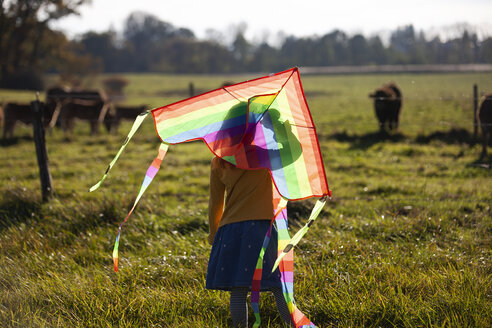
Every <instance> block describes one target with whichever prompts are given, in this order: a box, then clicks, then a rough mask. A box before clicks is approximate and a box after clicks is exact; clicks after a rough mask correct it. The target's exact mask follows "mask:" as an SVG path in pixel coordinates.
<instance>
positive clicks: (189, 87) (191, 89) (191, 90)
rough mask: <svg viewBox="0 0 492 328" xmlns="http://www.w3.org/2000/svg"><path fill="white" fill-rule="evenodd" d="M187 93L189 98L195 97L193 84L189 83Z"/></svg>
mask: <svg viewBox="0 0 492 328" xmlns="http://www.w3.org/2000/svg"><path fill="white" fill-rule="evenodd" d="M188 91H189V92H190V97H193V96H194V95H195V85H194V84H193V82H190V84H188Z"/></svg>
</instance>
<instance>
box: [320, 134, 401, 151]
mask: <svg viewBox="0 0 492 328" xmlns="http://www.w3.org/2000/svg"><path fill="white" fill-rule="evenodd" d="M328 138H330V139H335V140H337V141H340V142H349V143H351V144H352V146H351V147H350V148H351V149H364V150H365V149H368V148H370V147H372V146H373V145H375V144H377V143H380V142H386V141H390V142H400V141H403V140H405V139H406V137H405V135H403V134H402V133H400V132H396V133H388V132H385V131H377V132H369V133H366V134H361V135H358V134H348V133H347V132H346V131H343V132H337V133H334V134H331V135H329V136H328Z"/></svg>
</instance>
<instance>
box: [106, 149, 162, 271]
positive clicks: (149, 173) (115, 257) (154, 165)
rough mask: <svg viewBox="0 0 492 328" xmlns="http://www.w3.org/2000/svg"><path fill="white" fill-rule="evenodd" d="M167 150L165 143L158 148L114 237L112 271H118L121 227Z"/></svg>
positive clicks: (157, 169) (150, 180)
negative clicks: (157, 152)
mask: <svg viewBox="0 0 492 328" xmlns="http://www.w3.org/2000/svg"><path fill="white" fill-rule="evenodd" d="M168 148H169V145H168V144H166V143H161V145H160V146H159V154H158V155H157V157H156V158H155V159H154V161H153V162H152V164H151V165H150V166H149V168H148V169H147V173H145V178H144V181H143V182H142V186H140V190H139V192H138V195H137V198H136V199H135V202H134V203H133V206H132V209H131V210H130V212H128V215H127V216H126V218H125V221H123V223H122V224H121V225H120V227H119V228H118V236H117V237H116V242H115V243H114V249H113V263H114V271H118V246H119V243H120V234H121V227H122V226H123V225H124V224H125V222H126V221H127V220H128V218H129V217H130V215H131V214H132V212H133V210H134V209H135V206H137V203H138V201H139V200H140V198H141V197H142V195H143V194H144V192H145V190H146V189H147V187H148V186H149V185H150V183H151V182H152V179H154V177H155V175H156V173H157V171H159V168H160V167H161V163H162V160H163V159H164V156H166V153H167V150H168Z"/></svg>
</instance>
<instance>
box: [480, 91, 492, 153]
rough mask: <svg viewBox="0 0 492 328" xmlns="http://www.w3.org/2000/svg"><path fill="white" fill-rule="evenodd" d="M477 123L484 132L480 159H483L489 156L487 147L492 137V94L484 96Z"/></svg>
mask: <svg viewBox="0 0 492 328" xmlns="http://www.w3.org/2000/svg"><path fill="white" fill-rule="evenodd" d="M477 121H478V122H479V124H480V129H481V130H482V154H481V155H480V158H481V159H483V158H485V157H486V156H487V146H488V144H489V142H490V136H491V135H492V93H490V94H486V95H485V96H483V98H482V100H481V104H480V108H479V109H478V112H477Z"/></svg>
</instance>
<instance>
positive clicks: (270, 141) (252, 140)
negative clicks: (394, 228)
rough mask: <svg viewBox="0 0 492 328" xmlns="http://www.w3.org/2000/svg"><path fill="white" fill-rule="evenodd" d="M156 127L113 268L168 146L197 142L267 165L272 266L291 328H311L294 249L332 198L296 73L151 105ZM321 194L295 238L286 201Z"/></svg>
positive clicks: (235, 159) (244, 162) (228, 156)
mask: <svg viewBox="0 0 492 328" xmlns="http://www.w3.org/2000/svg"><path fill="white" fill-rule="evenodd" d="M151 112H152V115H153V117H154V123H155V128H156V131H157V134H158V136H159V138H160V139H161V141H162V144H161V146H160V148H159V155H158V156H157V158H156V159H155V160H154V161H153V162H152V165H151V166H150V167H149V169H148V170H147V173H146V176H145V179H144V181H143V183H142V186H141V188H140V191H139V193H138V195H137V198H136V200H135V202H134V205H133V207H132V209H131V210H130V212H129V213H128V215H127V217H126V218H125V220H124V222H123V223H122V224H121V225H120V227H119V232H118V236H117V239H116V243H115V248H114V251H113V259H114V265H115V271H117V270H118V244H119V237H120V232H121V227H122V225H123V224H124V223H125V222H126V221H127V219H128V217H129V216H130V214H131V213H132V212H133V210H134V208H135V206H136V204H137V203H138V201H139V199H140V198H141V196H142V194H143V193H144V192H145V190H146V189H147V187H148V186H149V184H150V182H151V181H152V179H153V177H154V176H155V174H156V173H157V171H158V170H159V167H160V165H161V162H162V160H163V158H164V156H165V154H166V151H167V149H168V147H169V145H172V144H178V143H183V142H188V141H192V140H203V141H204V142H205V144H206V145H207V146H208V147H209V149H210V150H211V151H212V153H214V154H215V155H216V156H218V157H221V158H222V159H224V160H226V161H228V162H230V163H231V164H233V165H235V166H237V167H239V168H242V169H262V168H267V169H268V170H269V171H270V173H271V176H272V180H273V184H274V186H275V188H274V195H273V202H274V205H275V206H274V208H276V210H275V213H274V218H273V219H272V224H273V222H275V223H276V225H277V229H278V231H279V234H278V235H279V243H278V245H279V256H278V259H277V262H276V263H275V266H274V270H275V269H276V267H277V266H278V267H279V269H280V272H281V275H282V288H283V292H284V295H285V299H286V301H287V304H288V306H289V310H290V313H291V315H292V319H293V321H294V322H295V325H296V327H315V326H314V325H313V324H312V323H311V321H309V319H307V318H306V317H305V316H304V315H303V314H302V312H300V311H299V310H298V309H297V307H296V305H295V301H294V298H293V247H294V246H295V245H296V244H297V243H298V242H299V240H300V239H301V238H302V236H303V235H304V234H305V233H306V232H307V230H308V229H309V227H310V226H311V224H312V223H313V222H314V220H315V219H316V217H317V216H318V214H319V213H320V211H321V209H322V207H323V205H324V204H325V202H326V197H327V196H331V191H330V190H329V188H328V183H327V181H326V175H325V170H324V166H323V161H322V157H321V152H320V148H319V144H318V140H317V136H316V130H315V127H314V124H313V120H312V117H311V114H310V112H309V108H308V106H307V103H306V99H305V97H304V91H303V89H302V85H301V80H300V77H299V70H298V69H297V68H292V69H289V70H287V71H284V72H280V73H277V74H271V75H268V76H265V77H261V78H258V79H255V80H251V81H246V82H242V83H238V84H234V85H230V86H226V87H222V88H220V89H216V90H213V91H210V92H207V93H204V94H202V95H198V96H196V97H191V98H188V99H185V100H182V101H179V102H176V103H173V104H170V105H167V106H164V107H160V108H156V109H153V110H152V111H151ZM148 113H149V112H146V113H143V114H141V115H140V116H139V117H137V119H136V120H135V123H134V124H133V127H132V128H131V130H130V133H129V134H128V137H127V139H126V140H125V143H124V144H123V146H122V147H121V148H120V150H119V152H118V153H117V155H116V156H115V158H114V159H113V161H112V162H111V163H110V164H109V166H108V168H107V170H106V173H105V174H104V176H103V178H102V179H101V181H99V182H98V183H97V184H96V185H94V186H93V187H92V188H91V189H90V190H91V191H94V190H96V189H97V188H98V187H99V186H100V185H101V183H102V182H103V181H104V180H105V179H106V177H107V175H108V173H109V171H110V170H111V168H112V167H113V165H114V163H115V162H116V160H117V159H118V157H119V156H120V155H121V153H122V151H123V149H124V148H125V147H126V145H127V144H128V142H129V141H130V139H131V138H132V136H133V135H134V133H135V132H136V131H137V129H138V128H139V126H140V125H141V123H142V121H143V120H144V119H145V117H146V116H147V115H148ZM309 197H320V199H319V200H318V202H317V203H316V205H315V207H314V209H313V211H312V213H311V216H310V218H309V220H308V222H307V223H306V225H305V226H304V227H303V228H301V229H300V230H299V231H298V232H297V233H296V235H295V236H294V237H292V238H290V236H289V233H288V230H287V213H286V206H287V201H288V200H291V201H292V200H300V199H306V198H309ZM269 240H270V230H269V231H268V233H267V235H266V236H265V241H264V244H263V248H262V251H261V252H260V254H259V259H258V264H257V268H256V271H255V274H254V278H253V282H252V288H251V291H252V297H251V303H252V307H253V310H254V312H255V317H256V322H255V324H254V327H258V326H259V324H260V316H259V306H258V301H259V291H260V282H261V274H262V258H263V254H264V250H265V249H266V246H267V245H268V242H269Z"/></svg>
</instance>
